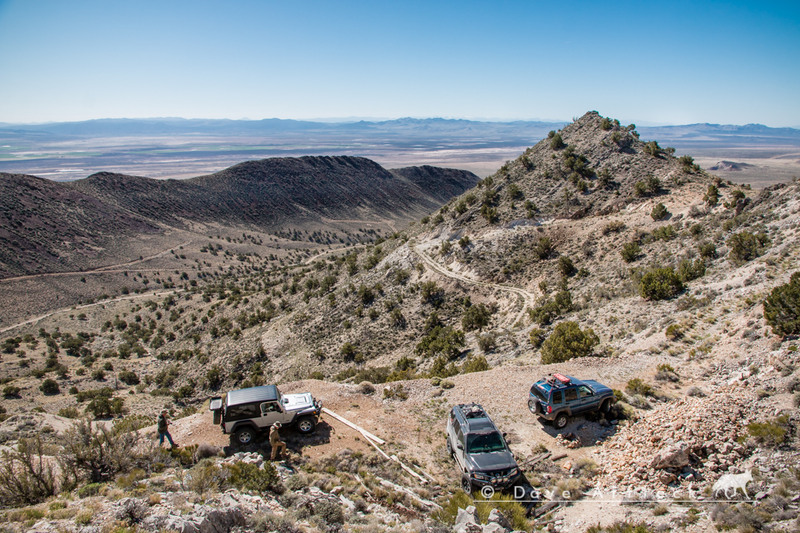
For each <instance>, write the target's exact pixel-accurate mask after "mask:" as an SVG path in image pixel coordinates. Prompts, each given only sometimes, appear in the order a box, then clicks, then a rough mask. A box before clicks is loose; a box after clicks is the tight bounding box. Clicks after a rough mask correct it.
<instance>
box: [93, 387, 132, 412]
mask: <svg viewBox="0 0 800 533" xmlns="http://www.w3.org/2000/svg"><path fill="white" fill-rule="evenodd" d="M100 390H109V391H110V390H111V389H106V388H103V389H100ZM124 402H125V400H123V399H122V398H118V397H113V396H111V394H110V393H109V394H107V395H106V394H104V395H97V396H95V397H94V398H92V399H91V400H90V401H89V403H88V404H87V405H86V412H87V413H89V414H91V415H92V416H94V417H95V418H107V417H111V416H117V415H121V414H123V412H124Z"/></svg>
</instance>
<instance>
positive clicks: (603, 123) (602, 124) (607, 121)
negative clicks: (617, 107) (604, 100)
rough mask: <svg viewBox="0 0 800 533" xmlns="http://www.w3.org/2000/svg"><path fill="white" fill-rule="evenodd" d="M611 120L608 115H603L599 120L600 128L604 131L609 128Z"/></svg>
mask: <svg viewBox="0 0 800 533" xmlns="http://www.w3.org/2000/svg"><path fill="white" fill-rule="evenodd" d="M611 126H612V122H611V119H610V118H608V117H603V120H601V121H600V129H602V130H604V131H608V130H610V129H611Z"/></svg>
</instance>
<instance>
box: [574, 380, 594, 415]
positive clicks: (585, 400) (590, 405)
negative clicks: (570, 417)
mask: <svg viewBox="0 0 800 533" xmlns="http://www.w3.org/2000/svg"><path fill="white" fill-rule="evenodd" d="M595 403H596V398H595V396H594V391H593V390H592V389H591V388H590V387H589V386H588V385H579V386H578V406H579V409H580V411H581V412H585V411H591V410H592V409H594V408H595Z"/></svg>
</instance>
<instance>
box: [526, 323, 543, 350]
mask: <svg viewBox="0 0 800 533" xmlns="http://www.w3.org/2000/svg"><path fill="white" fill-rule="evenodd" d="M528 338H529V339H530V341H531V345H532V346H533V347H534V348H537V349H538V348H541V347H542V343H543V342H544V340H545V338H547V335H546V334H545V331H544V330H543V329H540V328H533V329H532V330H531V332H530V333H529V334H528Z"/></svg>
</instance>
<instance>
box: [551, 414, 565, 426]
mask: <svg viewBox="0 0 800 533" xmlns="http://www.w3.org/2000/svg"><path fill="white" fill-rule="evenodd" d="M553 425H554V426H555V427H556V429H564V426H566V425H567V413H558V414H557V415H556V418H555V420H553Z"/></svg>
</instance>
